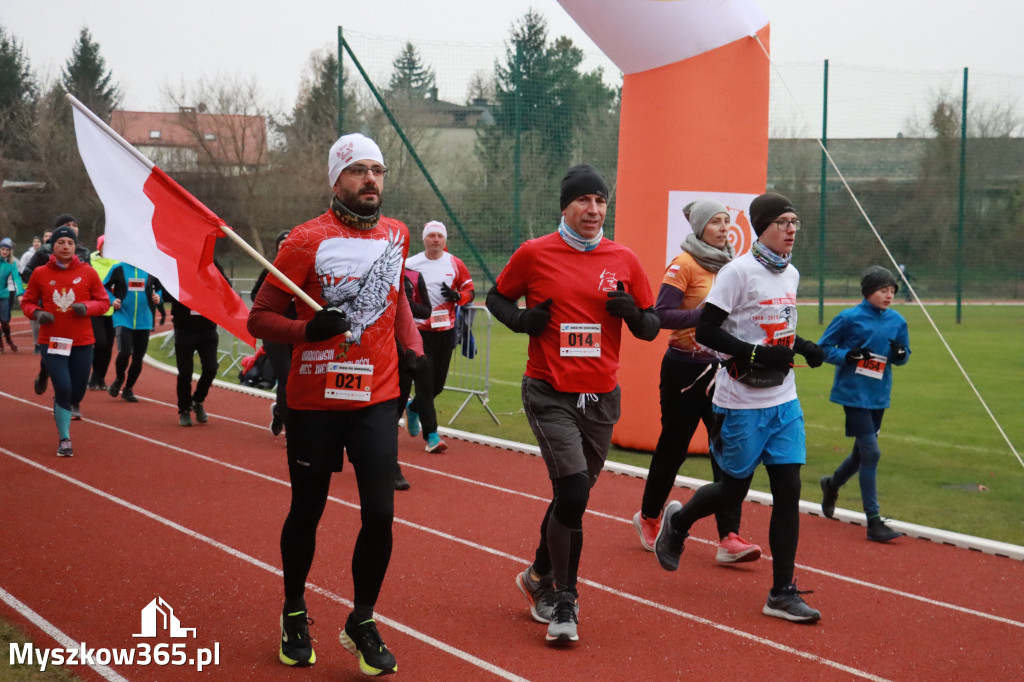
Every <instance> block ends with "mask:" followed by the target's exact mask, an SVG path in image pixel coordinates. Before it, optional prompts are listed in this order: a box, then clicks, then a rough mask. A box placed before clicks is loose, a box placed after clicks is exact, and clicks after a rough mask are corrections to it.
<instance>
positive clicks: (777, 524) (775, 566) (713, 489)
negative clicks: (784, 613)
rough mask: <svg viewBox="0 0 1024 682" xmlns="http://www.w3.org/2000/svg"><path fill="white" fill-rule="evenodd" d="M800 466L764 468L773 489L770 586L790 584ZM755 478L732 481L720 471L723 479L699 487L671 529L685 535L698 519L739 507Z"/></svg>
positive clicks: (797, 525) (797, 536)
mask: <svg viewBox="0 0 1024 682" xmlns="http://www.w3.org/2000/svg"><path fill="white" fill-rule="evenodd" d="M801 466H802V465H800V464H773V465H771V466H768V465H765V470H766V471H767V472H768V481H769V483H770V485H771V489H772V518H771V521H770V522H769V524H768V544H769V546H770V547H771V549H772V582H773V584H772V586H773V587H774V588H776V589H781V588H783V587H785V586H786V585H788V584H790V583H791V582H793V569H794V566H795V565H796V547H797V542H798V541H799V539H800V467H801ZM753 478H754V476H753V475H750V476H749V477H747V478H733V477H732V476H730V475H729V474H727V473H725V472H722V480H720V481H718V482H717V483H709V484H708V485H705V486H702V487H701V488H700V489H698V490H697V492H695V493H694V494H693V497H692V498H690V501H689V502H687V503H686V504H685V505H684V506H683V508H682V509H681V510H680V511H679V513H678V514H676V515H675V516H674V517H672V521H673V523H672V527H673V528H674V529H675V530H676V531H679V532H684V533H688V532H690V527H691V526H693V524H694V523H696V522H697V521H698V520H699V519H702V518H704V517H705V516H710V515H711V514H714V513H715V512H716V511H718V510H719V509H723V508H725V509H728V508H730V507H732V506H736V505H739V504H741V503H742V502H743V498H744V497H746V495H747V491H749V490H750V482H751V480H753Z"/></svg>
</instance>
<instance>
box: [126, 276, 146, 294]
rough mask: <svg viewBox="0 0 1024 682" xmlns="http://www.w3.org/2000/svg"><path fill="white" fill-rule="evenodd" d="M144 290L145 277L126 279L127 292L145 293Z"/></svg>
mask: <svg viewBox="0 0 1024 682" xmlns="http://www.w3.org/2000/svg"><path fill="white" fill-rule="evenodd" d="M145 290H146V278H145V277H141V278H140V277H129V278H128V291H135V292H140V291H145Z"/></svg>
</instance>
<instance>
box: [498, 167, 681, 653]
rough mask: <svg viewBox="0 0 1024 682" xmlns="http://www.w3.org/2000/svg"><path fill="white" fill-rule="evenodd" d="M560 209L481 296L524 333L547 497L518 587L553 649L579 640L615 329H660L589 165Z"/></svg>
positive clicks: (564, 191) (529, 408)
mask: <svg viewBox="0 0 1024 682" xmlns="http://www.w3.org/2000/svg"><path fill="white" fill-rule="evenodd" d="M559 206H560V207H561V210H562V219H561V221H560V224H559V226H558V229H557V230H556V231H555V232H552V233H550V234H547V235H545V236H543V237H539V238H537V239H531V240H530V241H527V242H526V243H524V244H523V245H522V246H520V247H519V249H518V250H516V252H515V253H513V254H512V257H511V258H510V259H509V261H508V264H507V265H506V266H505V268H504V270H502V272H501V274H500V275H498V279H497V281H496V282H495V285H494V287H493V288H492V289H491V291H490V293H488V294H487V308H488V309H489V310H490V311H491V313H492V314H493V315H494V316H495V317H496V318H498V319H499V320H500V321H501V322H502V323H503V324H505V325H506V326H507V327H509V328H510V329H511V330H512V331H514V332H519V333H523V334H527V335H529V336H530V344H529V350H528V359H527V362H526V372H525V376H524V377H523V385H522V397H523V407H524V409H525V411H526V418H527V420H528V421H529V422H530V427H531V428H532V429H533V432H534V434H535V435H536V437H537V442H538V443H539V445H540V451H541V455H542V456H543V458H544V463H545V464H546V465H547V468H548V477H549V478H550V479H551V487H552V489H553V492H554V494H553V499H552V500H551V504H550V505H549V506H548V509H547V511H546V512H545V514H544V518H543V520H542V522H541V527H540V541H539V544H538V547H537V550H536V554H535V558H534V561H533V563H532V564H531V565H530V566H529V567H528V568H526V570H525V571H523V572H522V573H520V574H518V575H517V576H516V585H517V586H518V587H519V590H520V591H521V592H522V593H523V596H525V597H526V599H527V601H528V602H529V604H530V612H531V614H532V616H533V618H534V620H536V621H538V622H541V623H547V624H548V632H547V641H548V642H550V643H552V644H559V643H568V642H575V641H578V640H579V635H578V634H577V624H578V622H579V603H578V601H577V596H578V593H577V589H576V584H577V576H576V573H577V570H578V568H579V562H580V555H581V552H582V547H583V514H584V512H586V509H587V502H588V500H589V497H590V489H591V488H592V487H593V486H594V484H595V483H596V482H597V476H598V474H599V473H600V471H601V469H602V468H603V466H604V461H605V458H606V457H607V454H608V447H609V446H610V445H611V436H612V428H613V427H614V426H615V422H616V421H618V419H619V412H620V410H619V404H620V403H619V399H620V393H619V386H618V380H617V378H616V373H617V371H618V368H619V343H620V338H621V333H622V323H623V322H625V323H626V327H627V328H628V329H629V331H630V333H632V334H633V335H634V336H635V337H637V338H639V339H643V340H645V341H651V340H653V339H654V338H655V337H656V336H657V335H658V330H659V328H660V324H661V323H660V320H659V318H658V315H657V313H655V312H654V297H653V296H652V295H651V286H650V283H649V282H648V280H647V275H646V274H645V272H644V269H643V266H642V265H641V264H640V260H639V259H638V258H637V256H636V254H635V253H633V251H631V250H630V249H629V248H627V247H625V246H623V245H622V244H617V243H615V242H613V241H611V240H609V239H606V238H605V237H604V236H603V227H604V218H605V212H606V211H607V208H608V185H607V183H606V182H605V181H604V178H603V177H601V174H600V173H599V172H598V171H597V169H595V168H594V167H593V166H589V165H586V164H580V165H578V166H573V167H572V168H570V169H569V171H568V172H567V173H566V174H565V177H564V178H563V180H562V188H561V196H560V199H559ZM524 296H525V297H526V309H525V310H520V309H519V306H518V304H517V301H518V300H519V299H520V298H522V297H524Z"/></svg>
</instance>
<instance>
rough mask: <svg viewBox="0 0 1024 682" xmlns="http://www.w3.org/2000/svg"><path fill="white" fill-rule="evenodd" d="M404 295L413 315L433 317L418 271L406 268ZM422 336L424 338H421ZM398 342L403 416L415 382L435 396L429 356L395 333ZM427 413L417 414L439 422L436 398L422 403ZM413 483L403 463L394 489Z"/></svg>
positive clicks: (399, 388)
mask: <svg viewBox="0 0 1024 682" xmlns="http://www.w3.org/2000/svg"><path fill="white" fill-rule="evenodd" d="M404 284H405V298H406V300H407V301H408V303H409V310H410V313H411V315H412V316H413V317H414V318H416V317H419V318H425V317H429V316H430V305H429V304H428V303H424V301H429V300H430V299H429V297H428V295H427V283H426V282H424V281H423V278H422V277H420V273H418V272H416V271H415V270H410V269H408V268H406V269H405V276H404ZM421 338H422V337H421ZM395 343H396V344H397V346H398V391H399V393H398V403H397V405H398V417H399V419H401V417H402V413H403V412H405V411H406V410H405V407H406V405H408V400H409V393H410V392H412V385H413V381H415V382H416V392H417V393H423V395H433V394H434V392H433V389H432V388H431V375H430V363H429V362H428V361H427V356H426V355H416V351H415V350H414V349H412V348H409V349H406V348H404V347H403V346H402V342H401V341H399V340H398V337H397V335H396V337H395ZM421 404H422V405H423V409H424V412H423V414H422V415H418V416H419V418H420V419H421V420H423V421H424V422H427V423H433V424H436V423H437V414H436V413H435V412H434V401H433V400H429V401H428V400H424V401H423V402H422V403H421ZM406 428H408V429H409V433H410V434H412V435H413V436H415V435H416V433H414V431H415V429H414V428H413V427H412V426H410V425H409V423H408V422H406ZM410 487H412V486H411V484H410V483H409V481H408V480H406V478H405V476H404V475H403V474H402V467H401V465H399V466H398V468H397V469H396V470H395V490H408V489H409V488H410Z"/></svg>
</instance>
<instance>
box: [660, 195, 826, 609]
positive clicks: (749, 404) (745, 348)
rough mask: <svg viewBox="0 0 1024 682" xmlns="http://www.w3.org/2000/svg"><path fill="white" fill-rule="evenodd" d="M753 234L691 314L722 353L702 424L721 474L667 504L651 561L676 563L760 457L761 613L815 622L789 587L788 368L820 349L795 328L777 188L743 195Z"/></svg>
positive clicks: (793, 421) (787, 213) (784, 207)
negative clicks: (765, 499)
mask: <svg viewBox="0 0 1024 682" xmlns="http://www.w3.org/2000/svg"><path fill="white" fill-rule="evenodd" d="M749 215H750V219H751V224H752V225H753V228H754V232H755V233H756V234H757V237H758V239H757V241H756V242H755V243H754V245H753V246H752V247H751V249H750V251H748V252H747V253H745V254H743V255H741V256H737V257H736V258H735V259H733V260H732V261H730V262H729V263H727V264H726V265H724V266H723V267H722V269H721V270H719V272H718V277H717V278H716V279H715V283H714V284H713V285H712V286H711V291H710V292H708V296H707V299H706V300H705V302H704V308H703V311H702V312H701V317H700V321H699V322H698V323H697V330H696V339H697V341H698V342H700V343H702V344H704V345H705V346H707V347H708V348H711V349H713V350H716V351H718V352H720V353H722V354H724V355H725V356H726V357H727V358H728V359H727V360H726V361H725V362H724V363H723V365H722V367H721V369H719V370H718V374H717V375H716V377H715V394H714V398H713V410H714V420H713V422H712V424H711V428H710V429H709V433H708V441H709V443H710V446H711V454H712V455H713V456H714V458H715V461H716V462H718V465H719V466H720V467H721V469H722V478H721V480H719V481H718V482H716V483H711V484H709V485H705V486H703V487H701V488H700V489H699V490H697V492H696V493H694V495H693V497H691V498H690V500H689V502H687V503H686V505H685V506H683V505H682V504H680V503H679V502H678V501H673V502H670V503H669V504H668V506H666V507H665V511H664V514H663V521H662V524H661V530H660V531H659V533H658V539H657V540H656V541H655V554H656V555H657V557H658V563H659V564H661V567H662V568H664V569H665V570H668V571H675V570H676V569H678V568H679V558H680V555H681V554H682V553H683V541H684V540H685V539H686V538H687V537H688V535H689V531H690V528H691V527H692V526H693V524H694V523H696V522H697V521H698V520H699V519H701V518H704V517H705V516H710V515H711V514H714V513H715V512H717V511H719V510H723V509H724V510H728V509H730V507H733V506H735V505H738V504H740V503H741V502H742V501H743V499H744V497H746V494H747V491H748V490H749V489H750V483H751V480H752V479H753V477H754V471H755V470H756V469H757V466H758V464H762V463H763V464H764V465H765V469H766V470H767V472H768V480H769V481H770V483H771V490H772V496H773V503H772V519H771V524H770V527H769V531H768V542H769V544H770V546H771V551H772V557H773V562H772V587H771V590H770V591H769V592H768V599H767V601H766V602H765V605H764V607H763V609H762V613H764V614H765V615H768V616H773V617H776V618H783V619H785V620H789V621H793V622H798V623H814V622H817V621H818V620H819V619H820V618H821V613H820V612H819V611H817V610H816V609H812V608H811V607H810V606H808V605H807V604H806V603H805V602H804V600H803V599H802V598H801V597H800V595H801V594H805V593H803V592H799V591H797V589H796V583H795V582H794V580H793V571H794V568H795V565H796V548H797V541H798V539H799V534H800V467H801V466H803V464H804V463H805V462H806V460H807V449H806V446H805V441H804V421H803V411H802V410H801V409H800V401H799V400H798V399H797V394H796V382H795V380H794V377H793V373H792V372H790V368H791V367H792V366H793V358H794V353H800V354H801V355H803V356H804V357H805V358H806V359H807V364H808V365H810V366H811V367H819V366H820V365H821V363H822V361H823V353H822V351H821V349H820V348H818V346H817V345H815V344H814V343H813V342H811V341H808V340H806V339H802V338H800V337H799V336H797V335H796V323H797V309H796V291H797V286H798V285H799V283H800V273H799V272H797V270H796V268H795V267H793V266H792V265H790V262H789V261H790V258H791V256H792V253H793V243H794V242H795V240H796V233H797V231H798V230H799V229H800V219H799V218H798V217H797V213H796V209H795V208H794V207H793V204H792V202H791V201H790V200H789V199H787V198H786V197H784V196H782V195H781V194H774V193H768V194H762V195H761V196H759V197H757V198H756V199H754V200H753V201H752V202H751V204H750V211H749Z"/></svg>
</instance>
